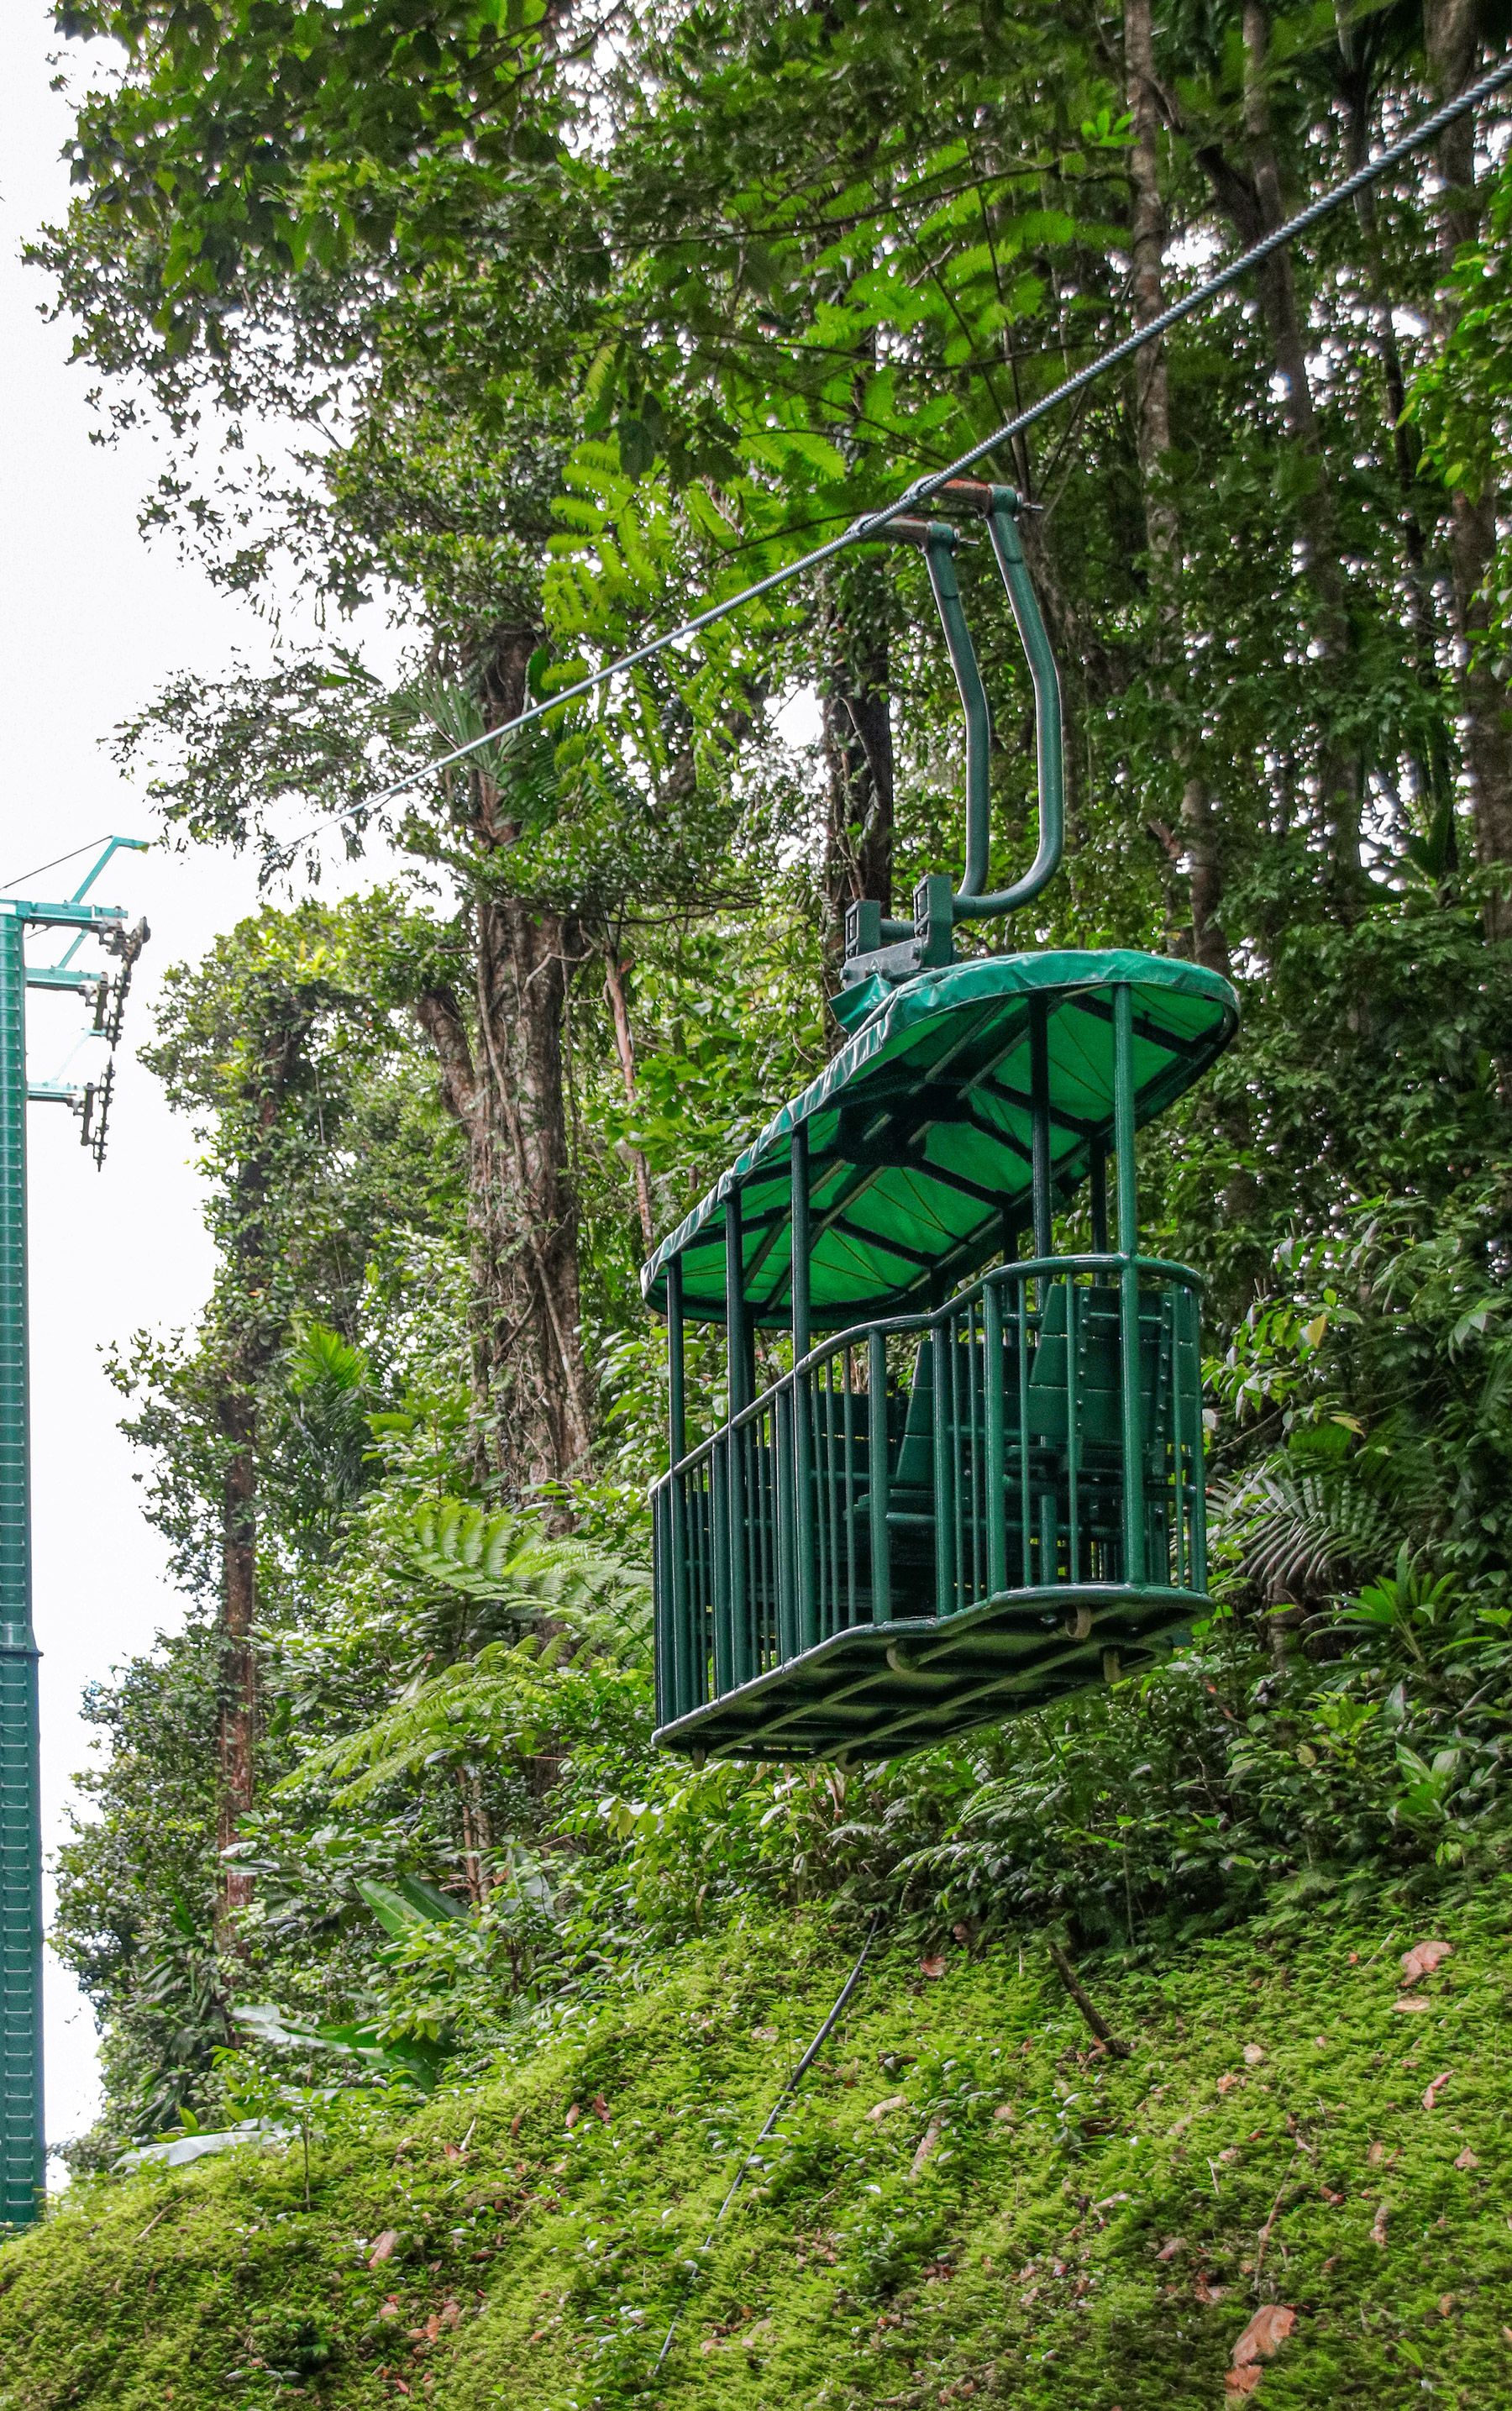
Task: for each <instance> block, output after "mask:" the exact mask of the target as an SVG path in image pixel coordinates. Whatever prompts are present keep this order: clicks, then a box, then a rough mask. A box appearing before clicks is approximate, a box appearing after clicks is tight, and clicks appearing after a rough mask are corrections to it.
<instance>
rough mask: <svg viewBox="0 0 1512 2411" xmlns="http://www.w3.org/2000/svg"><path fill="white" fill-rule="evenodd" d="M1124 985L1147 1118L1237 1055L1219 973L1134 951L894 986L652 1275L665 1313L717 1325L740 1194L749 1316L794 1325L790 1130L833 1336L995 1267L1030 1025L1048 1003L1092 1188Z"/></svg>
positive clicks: (656, 1300) (1026, 1165)
mask: <svg viewBox="0 0 1512 2411" xmlns="http://www.w3.org/2000/svg"><path fill="white" fill-rule="evenodd" d="M1122 986H1127V987H1128V988H1129V989H1130V990H1131V991H1132V1006H1133V1037H1134V1086H1135V1117H1136V1121H1137V1123H1139V1124H1143V1123H1145V1122H1148V1121H1151V1120H1153V1119H1154V1118H1155V1117H1156V1115H1157V1114H1160V1113H1163V1112H1164V1111H1165V1109H1166V1108H1167V1106H1169V1105H1170V1103H1172V1101H1173V1100H1174V1099H1175V1098H1177V1097H1179V1096H1180V1095H1181V1094H1182V1093H1183V1092H1184V1091H1185V1089H1188V1088H1190V1087H1191V1085H1192V1083H1193V1082H1194V1081H1195V1080H1198V1079H1199V1078H1200V1077H1201V1074H1203V1072H1205V1071H1206V1069H1207V1067H1208V1066H1209V1064H1210V1063H1211V1062H1212V1061H1213V1059H1214V1057H1215V1056H1216V1055H1218V1054H1219V1053H1220V1052H1221V1051H1222V1049H1223V1048H1224V1047H1225V1046H1226V1045H1228V1043H1229V1039H1230V1038H1231V1037H1232V1035H1233V1033H1234V1030H1235V1029H1236V1027H1237V1025H1238V1018H1239V1007H1238V1001H1237V999H1236V998H1235V995H1234V991H1233V989H1232V988H1231V987H1230V986H1229V983H1228V981H1227V980H1224V979H1221V978H1220V977H1219V976H1218V974H1217V973H1216V972H1210V971H1207V970H1204V969H1203V968H1202V967H1201V966H1200V965H1199V964H1196V963H1186V962H1178V961H1174V960H1172V959H1170V958H1168V957H1164V956H1155V955H1141V954H1136V953H1133V952H1126V951H1109V952H1105V953H1070V952H1063V953H1052V954H1033V955H989V956H983V957H978V958H977V959H976V960H974V961H969V962H961V963H952V965H950V966H949V968H948V969H946V970H943V971H936V972H923V973H922V974H921V975H920V976H919V977H917V978H915V979H912V980H910V981H909V983H908V985H907V986H903V987H899V988H896V989H894V991H893V993H892V994H891V995H890V996H889V997H887V998H886V1000H885V1001H883V1002H882V1004H881V1005H880V1006H879V1008H878V1010H877V1011H876V1012H875V1013H874V1014H873V1015H872V1016H871V1017H870V1019H869V1020H867V1021H866V1022H865V1023H864V1024H863V1025H862V1027H861V1029H860V1030H857V1031H856V1033H855V1035H854V1036H853V1037H852V1038H851V1039H850V1041H849V1042H848V1044H847V1045H845V1046H844V1047H842V1048H841V1050H840V1052H839V1053H838V1054H837V1055H836V1057H835V1059H834V1060H833V1061H832V1062H831V1063H829V1064H828V1065H827V1066H826V1067H825V1069H824V1070H823V1072H821V1074H820V1076H819V1077H818V1079H817V1080H814V1081H811V1082H810V1084H809V1086H808V1087H807V1089H804V1091H803V1093H802V1094H801V1096H798V1097H795V1098H794V1099H793V1100H792V1103H790V1104H787V1105H784V1106H783V1108H782V1110H781V1112H780V1113H778V1114H777V1115H775V1116H774V1117H773V1118H772V1120H771V1121H770V1122H768V1124H767V1126H766V1128H765V1129H764V1130H763V1132H762V1133H761V1136H760V1137H759V1138H758V1139H757V1140H756V1141H755V1143H754V1144H753V1145H752V1146H750V1147H748V1148H747V1149H746V1151H745V1153H744V1154H743V1155H742V1156H740V1157H739V1158H738V1159H737V1160H736V1162H734V1163H733V1164H732V1165H731V1167H730V1169H729V1171H728V1172H726V1173H725V1174H724V1175H723V1176H721V1178H720V1180H719V1181H718V1182H717V1183H716V1185H715V1186H714V1188H713V1189H711V1190H710V1191H709V1192H708V1194H707V1196H706V1197H705V1198H703V1199H702V1200H701V1201H700V1203H699V1204H698V1205H697V1206H694V1208H693V1210H692V1212H691V1214H690V1215H689V1216H688V1217H687V1219H686V1220H685V1221H684V1222H682V1224H681V1225H680V1226H679V1227H678V1229H677V1230H676V1231H674V1233H673V1234H672V1235H671V1237H670V1238H668V1239H666V1240H664V1241H663V1242H662V1244H661V1247H660V1248H659V1249H657V1251H656V1253H655V1255H653V1256H652V1258H651V1260H650V1262H649V1264H647V1266H646V1268H645V1271H644V1273H643V1275H642V1287H643V1289H644V1291H645V1293H646V1297H647V1303H648V1304H649V1305H651V1306H653V1307H655V1308H659V1309H660V1310H661V1311H662V1312H664V1311H665V1309H666V1303H667V1268H668V1266H669V1264H671V1263H672V1262H673V1260H674V1259H675V1258H676V1259H677V1260H678V1261H679V1262H680V1264H681V1266H682V1289H683V1311H684V1313H685V1314H686V1315H689V1316H691V1317H692V1318H693V1319H695V1320H697V1321H706V1322H722V1321H723V1320H724V1313H725V1222H726V1214H727V1209H728V1206H729V1201H730V1199H731V1197H732V1196H733V1195H734V1193H735V1192H736V1191H738V1192H739V1198H740V1220H741V1235H742V1252H743V1263H744V1268H745V1279H744V1289H745V1295H746V1301H747V1312H748V1314H749V1316H750V1318H751V1319H752V1320H753V1321H754V1322H759V1323H763V1324H768V1325H781V1324H785V1323H786V1322H788V1321H789V1319H790V1317H791V1314H792V1140H793V1132H795V1131H797V1130H798V1129H800V1128H802V1129H803V1130H805V1131H806V1132H807V1146H808V1206H809V1223H810V1257H809V1291H810V1314H811V1320H812V1322H813V1325H814V1327H815V1328H816V1329H835V1328H837V1327H838V1326H840V1325H843V1324H845V1323H849V1322H865V1321H867V1320H873V1319H876V1318H878V1317H880V1316H883V1315H887V1314H897V1313H906V1312H908V1311H909V1310H910V1308H915V1307H920V1306H923V1305H926V1304H927V1303H929V1301H930V1300H931V1298H932V1297H938V1294H939V1293H940V1292H941V1289H942V1288H946V1289H948V1288H950V1287H953V1286H955V1285H956V1284H958V1283H959V1282H960V1281H962V1280H965V1279H969V1278H970V1276H971V1274H972V1273H973V1272H974V1271H976V1270H977V1269H978V1268H979V1267H980V1266H981V1264H985V1263H987V1262H989V1261H990V1260H991V1259H992V1258H993V1257H995V1256H996V1255H997V1254H998V1253H999V1252H1000V1251H1001V1249H1002V1247H1003V1244H1004V1237H1005V1233H1006V1232H1007V1231H1008V1230H1009V1229H1010V1227H1012V1226H1014V1225H1016V1224H1018V1223H1022V1222H1023V1221H1024V1220H1025V1219H1026V1217H1027V1213H1028V1208H1029V1198H1030V1187H1031V1164H1032V1154H1033V1147H1032V1134H1031V1112H1030V1080H1029V1024H1030V1014H1031V1004H1032V1001H1033V1000H1035V999H1036V998H1042V999H1043V1000H1044V1003H1045V1009H1046V1016H1047V1027H1046V1038H1047V1052H1048V1058H1049V1078H1050V1108H1051V1169H1052V1178H1053V1181H1054V1184H1055V1185H1056V1186H1057V1187H1058V1188H1060V1189H1063V1190H1065V1189H1069V1188H1071V1187H1074V1186H1075V1184H1076V1183H1077V1182H1078V1181H1079V1180H1081V1179H1083V1178H1084V1177H1085V1176H1086V1173H1087V1170H1088V1168H1089V1165H1090V1162H1091V1158H1092V1154H1093V1150H1094V1149H1095V1148H1096V1147H1098V1146H1102V1147H1111V1146H1112V1125H1113V1002H1112V998H1113V991H1114V990H1115V989H1117V988H1119V987H1122Z"/></svg>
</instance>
